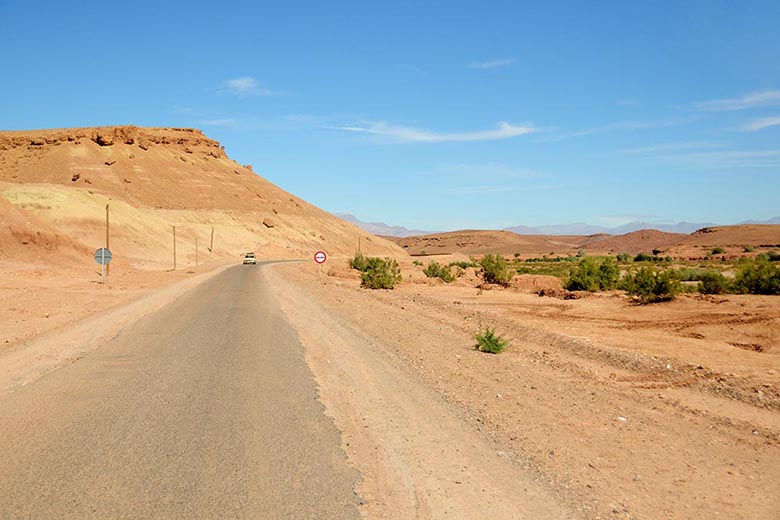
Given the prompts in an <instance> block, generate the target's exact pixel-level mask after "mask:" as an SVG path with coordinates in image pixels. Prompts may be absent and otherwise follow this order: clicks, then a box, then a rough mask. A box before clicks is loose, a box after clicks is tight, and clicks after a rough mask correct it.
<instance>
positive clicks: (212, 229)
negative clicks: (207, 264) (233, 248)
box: [209, 226, 214, 253]
mask: <svg viewBox="0 0 780 520" xmlns="http://www.w3.org/2000/svg"><path fill="white" fill-rule="evenodd" d="M213 250H214V226H211V242H209V253H211V252H212V251H213Z"/></svg>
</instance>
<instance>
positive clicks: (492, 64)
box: [469, 58, 515, 70]
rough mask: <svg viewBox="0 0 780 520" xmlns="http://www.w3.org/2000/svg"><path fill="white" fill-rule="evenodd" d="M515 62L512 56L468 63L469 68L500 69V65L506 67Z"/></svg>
mask: <svg viewBox="0 0 780 520" xmlns="http://www.w3.org/2000/svg"><path fill="white" fill-rule="evenodd" d="M514 62H515V59H514V58H495V59H492V60H488V61H479V62H476V63H470V64H469V68H472V69H482V70H488V69H500V68H502V67H508V66H510V65H512V64H513V63H514Z"/></svg>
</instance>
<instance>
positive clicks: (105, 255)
mask: <svg viewBox="0 0 780 520" xmlns="http://www.w3.org/2000/svg"><path fill="white" fill-rule="evenodd" d="M95 262H97V263H99V264H100V265H108V264H110V263H111V251H109V250H108V249H106V248H105V247H101V248H100V249H98V250H97V251H95Z"/></svg>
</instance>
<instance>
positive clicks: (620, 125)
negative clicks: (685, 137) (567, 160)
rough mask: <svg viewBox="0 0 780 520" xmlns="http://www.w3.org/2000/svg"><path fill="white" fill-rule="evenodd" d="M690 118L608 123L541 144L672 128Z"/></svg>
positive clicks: (686, 121)
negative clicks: (628, 131) (575, 138)
mask: <svg viewBox="0 0 780 520" xmlns="http://www.w3.org/2000/svg"><path fill="white" fill-rule="evenodd" d="M693 119H694V118H692V117H686V118H668V119H657V120H653V121H618V122H616V123H610V124H608V125H601V126H593V127H590V128H583V129H581V130H573V131H571V132H563V133H560V134H557V135H552V136H550V137H548V138H545V139H541V141H543V142H555V141H562V140H564V139H570V138H572V137H584V136H588V135H595V134H603V133H605V132H612V131H615V130H644V129H647V128H669V127H672V126H680V125H684V124H686V123H689V122H691V121H692V120H693Z"/></svg>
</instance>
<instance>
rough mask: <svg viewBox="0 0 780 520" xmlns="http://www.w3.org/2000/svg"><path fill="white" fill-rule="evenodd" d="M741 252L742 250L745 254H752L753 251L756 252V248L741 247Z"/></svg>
mask: <svg viewBox="0 0 780 520" xmlns="http://www.w3.org/2000/svg"><path fill="white" fill-rule="evenodd" d="M742 250H743V251H744V252H746V253H752V252H753V251H755V250H756V248H755V247H753V246H745V247H743V248H742Z"/></svg>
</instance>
